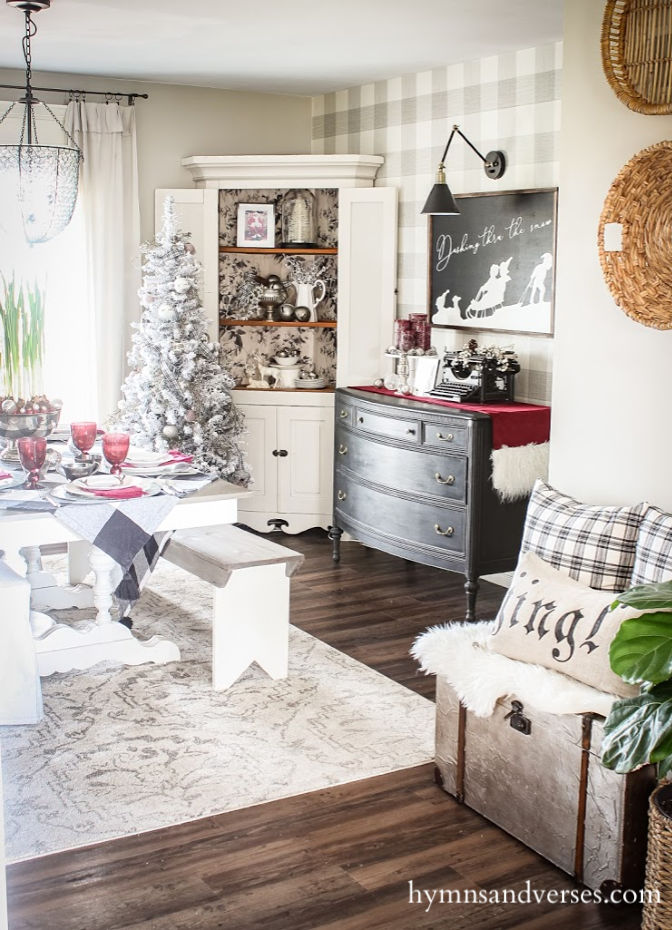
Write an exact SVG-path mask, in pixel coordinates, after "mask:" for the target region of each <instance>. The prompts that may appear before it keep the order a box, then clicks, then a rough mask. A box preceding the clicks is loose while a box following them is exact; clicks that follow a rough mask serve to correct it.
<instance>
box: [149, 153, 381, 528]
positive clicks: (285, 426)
mask: <svg viewBox="0 0 672 930" xmlns="http://www.w3.org/2000/svg"><path fill="white" fill-rule="evenodd" d="M382 162H383V159H382V158H381V157H378V156H373V155H221V156H197V155H195V156H190V157H188V158H184V159H183V160H182V165H183V166H184V167H185V168H186V169H187V170H188V171H189V172H190V173H191V176H192V178H193V181H194V185H195V186H194V187H193V188H190V189H171V190H167V189H162V190H157V191H156V223H157V228H159V226H160V221H161V215H162V210H163V202H164V199H165V197H166V196H167V195H172V197H173V198H174V200H175V208H176V212H177V216H178V220H179V224H180V226H181V228H182V229H183V230H184V231H185V232H188V233H190V235H191V240H192V242H193V244H194V246H195V248H196V253H197V257H198V258H199V260H200V262H201V264H202V266H203V280H202V290H201V296H202V299H203V304H204V306H205V308H206V312H207V314H208V321H209V329H210V335H211V338H212V339H213V340H215V339H217V340H219V342H220V344H221V346H222V349H223V351H224V352H225V353H227V352H228V353H232V352H235V353H238V355H236V359H235V361H236V364H234V365H232V371H233V373H234V376H236V377H238V376H239V375H240V373H241V371H242V369H243V365H244V362H245V357H244V351H245V350H244V348H241V346H243V344H244V341H245V339H246V338H247V339H251V341H252V344H254V345H255V346H262V351H263V347H264V344H263V340H264V339H266V340H267V342H266V343H265V345H267V346H271V345H273V346H276V347H277V346H278V344H279V340H281V339H287V340H289V342H290V343H291V342H292V340H293V341H294V344H298V343H300V344H301V347H302V349H305V350H306V351H305V354H307V355H309V356H311V357H312V358H313V359H315V360H317V361H318V362H322V363H325V366H324V370H325V371H328V372H329V375H330V377H331V378H332V379H333V380H334V381H335V384H336V386H338V387H347V386H351V385H357V384H366V383H370V382H371V380H372V379H373V378H374V377H376V376H377V375H378V372H379V371H380V361H381V357H382V354H383V352H384V351H385V348H386V347H387V346H388V345H389V344H390V342H391V340H392V331H393V321H394V318H395V315H396V313H395V311H396V305H395V295H396V235H397V191H396V188H392V187H374V186H373V185H374V181H375V176H376V173H377V171H378V169H379V167H380V165H381V164H382ZM292 189H308V190H312V191H313V192H314V193H315V195H316V197H319V198H322V201H321V202H322V203H326V204H327V207H326V208H325V209H323V210H321V211H320V216H326V215H327V214H328V229H327V230H320V229H319V228H318V234H319V233H320V232H325V233H326V234H325V236H324V237H322V236H320V239H321V238H324V239H325V241H324V242H321V241H318V249H313V250H311V249H308V250H305V251H303V252H302V253H301V255H302V258H303V260H305V261H312V260H316V261H317V260H322V257H323V256H324V255H325V254H326V253H329V257H328V259H327V260H328V261H329V262H331V263H332V265H331V266H330V267H331V269H332V273H331V280H332V281H333V282H334V288H333V289H334V290H335V293H331V294H329V295H328V299H327V300H326V301H325V303H324V307H325V308H326V309H325V314H326V315H325V318H324V319H320V315H319V314H320V309H319V307H318V322H314V323H309V324H305V323H304V324H300V323H296V322H289V323H280V322H268V321H266V320H254V321H246V322H245V323H244V324H243V323H242V321H241V320H239V319H237V318H236V317H235V314H231V313H230V310H229V309H228V308H229V306H230V303H231V298H232V296H233V295H232V294H231V293H228V291H229V290H231V289H232V288H231V286H230V284H231V280H232V278H231V275H230V274H229V269H234V270H235V273H237V274H238V275H240V274H241V273H242V271H243V270H255V271H256V272H257V273H259V274H262V275H264V276H266V275H267V274H269V273H270V272H271V271H272V272H273V273H275V274H277V275H279V276H280V277H281V278H282V279H283V280H287V279H288V278H289V275H288V273H287V270H286V268H285V269H284V273H283V262H284V261H285V260H286V256H287V255H288V254H290V250H285V249H283V248H281V247H278V248H274V249H272V250H271V249H255V250H249V249H245V250H243V249H238V248H236V247H235V245H236V243H235V240H234V239H233V238H232V237H233V232H232V230H233V229H234V226H235V224H234V219H235V217H234V216H233V211H234V210H235V208H236V205H237V203H244V202H251V203H257V202H275V203H276V204H277V203H278V201H279V199H280V197H281V195H282V194H283V193H284V192H285V191H287V190H292ZM325 198H326V199H325ZM277 219H278V217H277V212H276V220H277ZM318 227H319V223H318ZM327 240H328V241H327ZM323 244H325V245H328V246H332V247H330V248H319V246H320V245H323ZM325 346H326V348H325ZM334 347H335V349H334ZM241 353H243V356H242V357H241ZM267 354H270V352H269V353H267ZM231 357H232V356H231V354H229V358H231ZM234 400H235V402H236V404H237V405H238V406H239V407H240V409H241V410H242V412H243V413H244V414H245V418H246V437H245V443H246V450H245V451H246V454H247V459H248V462H249V464H250V467H251V470H252V476H253V485H252V490H253V491H254V492H255V494H254V495H253V496H252V497H250V498H248V499H246V501H245V502H244V504H243V505H242V506H241V507H240V510H239V514H240V517H239V518H240V520H241V522H243V523H246V524H248V525H249V526H251V527H252V528H253V529H256V530H259V531H268V530H270V529H271V528H272V527H273V526H274V525H275V526H278V525H280V526H281V527H282V529H283V530H285V531H286V532H289V533H299V532H302V531H303V530H305V529H308V528H310V527H313V526H322V527H325V528H326V527H327V526H328V525H329V524H330V523H331V522H332V488H333V477H332V462H333V436H334V391H333V387H332V388H330V389H327V390H322V391H311V390H306V389H295V390H281V389H278V388H273V389H267V390H264V389H251V388H248V387H244V386H242V385H241V386H240V387H239V388H237V389H236V390H235V391H234ZM279 521H281V522H279Z"/></svg>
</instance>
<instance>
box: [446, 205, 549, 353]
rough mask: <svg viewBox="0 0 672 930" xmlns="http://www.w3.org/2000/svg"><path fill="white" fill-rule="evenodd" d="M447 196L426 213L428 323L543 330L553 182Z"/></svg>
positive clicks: (545, 328) (545, 326) (546, 313)
mask: <svg viewBox="0 0 672 930" xmlns="http://www.w3.org/2000/svg"><path fill="white" fill-rule="evenodd" d="M455 199H456V200H457V201H458V206H459V208H460V211H461V212H460V214H459V215H457V216H432V217H430V229H429V237H430V241H429V248H430V268H429V316H430V319H431V321H432V325H433V326H450V327H459V328H461V329H488V330H497V331H501V332H520V333H541V334H549V335H550V334H551V333H552V332H553V302H554V292H555V227H556V214H557V188H551V189H546V190H534V191H507V192H504V193H495V194H464V195H458V196H457V197H456V198H455Z"/></svg>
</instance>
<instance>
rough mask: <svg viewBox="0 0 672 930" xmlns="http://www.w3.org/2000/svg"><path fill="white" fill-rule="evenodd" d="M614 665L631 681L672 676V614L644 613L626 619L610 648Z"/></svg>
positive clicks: (648, 680) (619, 672)
mask: <svg viewBox="0 0 672 930" xmlns="http://www.w3.org/2000/svg"><path fill="white" fill-rule="evenodd" d="M609 662H610V664H611V668H612V670H613V671H614V672H616V674H617V675H620V676H621V678H623V680H624V681H629V682H630V683H632V684H639V683H641V682H652V683H653V684H659V683H660V682H663V681H667V679H668V678H670V677H672V615H671V614H668V613H651V614H643V615H642V616H641V617H632V618H631V619H630V620H625V621H624V622H623V623H622V624H621V627H620V629H619V631H618V633H617V634H616V636H615V637H614V638H613V640H612V643H611V646H610V648H609Z"/></svg>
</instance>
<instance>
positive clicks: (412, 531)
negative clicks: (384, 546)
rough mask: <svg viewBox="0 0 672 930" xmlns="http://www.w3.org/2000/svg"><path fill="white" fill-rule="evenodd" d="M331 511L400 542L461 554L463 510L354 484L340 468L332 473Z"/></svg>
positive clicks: (463, 542) (463, 545)
mask: <svg viewBox="0 0 672 930" xmlns="http://www.w3.org/2000/svg"><path fill="white" fill-rule="evenodd" d="M334 514H335V520H336V523H337V525H338V520H339V515H342V517H345V519H346V522H347V520H348V519H349V518H350V519H353V520H354V521H356V522H357V523H360V524H362V525H363V526H365V527H369V528H371V530H373V531H374V532H375V533H378V534H381V535H383V536H388V537H390V538H397V539H400V540H401V541H402V542H403V543H404V544H409V543H410V544H411V545H413V544H416V545H420V546H423V547H428V546H430V547H432V548H434V549H441V550H443V551H444V552H446V553H450V554H451V555H456V556H462V555H463V554H464V551H465V541H466V511H465V509H464V508H461V507H457V506H456V507H450V506H446V505H442V504H430V503H424V502H421V501H417V500H408V499H406V498H404V497H397V496H394V493H393V492H392V493H389V494H388V493H386V492H384V491H379V490H375V489H374V488H369V487H366V486H364V485H361V484H358V482H357V481H356V480H354V479H353V478H351V477H350V476H349V475H346V474H345V473H344V472H343V471H342V470H341V469H340V468H337V469H336V474H335V476H334Z"/></svg>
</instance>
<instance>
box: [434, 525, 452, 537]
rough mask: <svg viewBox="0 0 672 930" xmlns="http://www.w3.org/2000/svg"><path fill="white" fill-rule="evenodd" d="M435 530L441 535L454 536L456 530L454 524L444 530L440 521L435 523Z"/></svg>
mask: <svg viewBox="0 0 672 930" xmlns="http://www.w3.org/2000/svg"><path fill="white" fill-rule="evenodd" d="M434 532H435V533H436V534H437V535H439V536H452V535H453V533H454V532H455V530H454V528H453V527H452V526H449V527H448V528H447V529H445V530H442V529H441V527H440V526H439V524H438V523H435V524H434Z"/></svg>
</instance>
